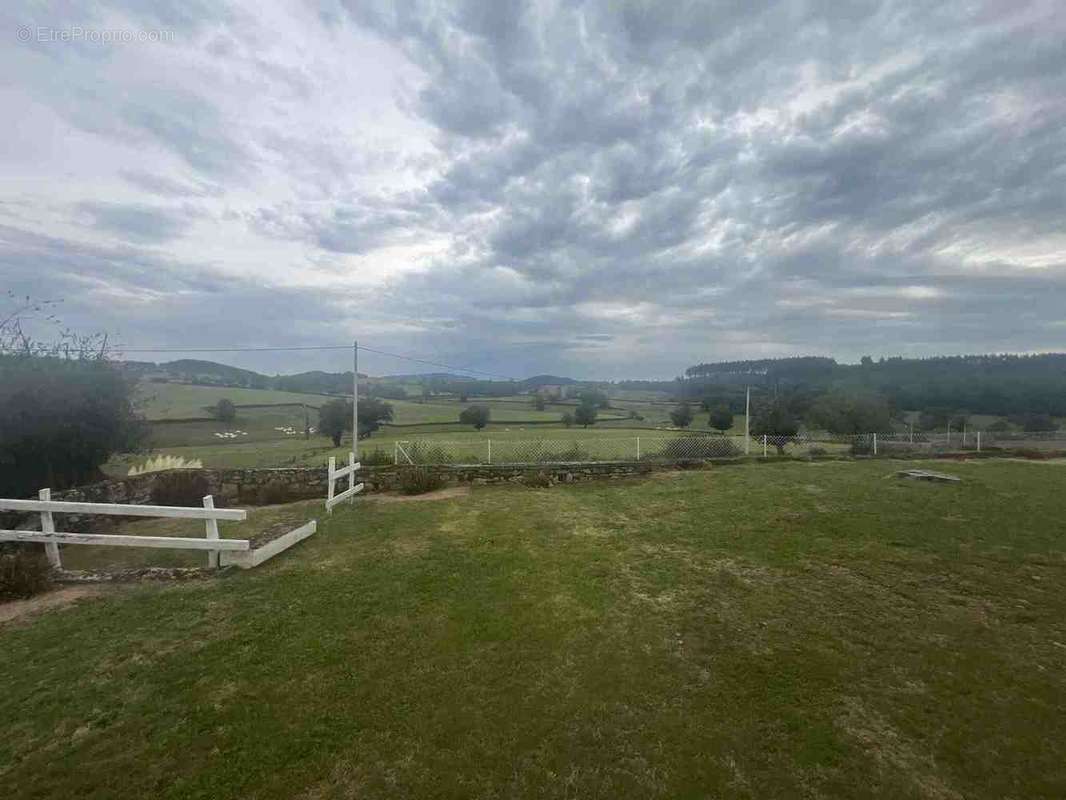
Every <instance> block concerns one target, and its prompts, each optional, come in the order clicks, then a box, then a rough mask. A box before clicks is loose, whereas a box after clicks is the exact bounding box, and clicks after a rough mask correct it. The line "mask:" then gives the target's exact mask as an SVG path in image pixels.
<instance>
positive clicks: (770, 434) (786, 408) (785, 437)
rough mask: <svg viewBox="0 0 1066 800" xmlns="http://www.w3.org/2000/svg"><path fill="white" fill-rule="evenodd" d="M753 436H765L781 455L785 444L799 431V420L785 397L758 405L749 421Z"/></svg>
mask: <svg viewBox="0 0 1066 800" xmlns="http://www.w3.org/2000/svg"><path fill="white" fill-rule="evenodd" d="M751 433H752V435H753V436H765V437H767V440H768V441H769V443H770V444H772V445H773V446H774V447H776V448H777V453H778V455H783V454H784V452H785V446H786V445H787V444H788V443H789V442H791V441H792V440H793V439H795V437H796V434H797V433H799V421H798V420H797V419H796V416H795V415H794V414H793V412H792V409H791V408H790V405H789V402H788V401H787V399H785V398H781V399H776V400H773V401H770V402H768V403H765V404H763V405H762V406H761V407H759V408H758V409H757V410H756V412H755V416H754V418H753V419H752V421H751Z"/></svg>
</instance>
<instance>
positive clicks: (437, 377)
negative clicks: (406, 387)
mask: <svg viewBox="0 0 1066 800" xmlns="http://www.w3.org/2000/svg"><path fill="white" fill-rule="evenodd" d="M349 374H351V373H349ZM381 380H383V381H411V382H414V383H421V382H422V381H451V382H456V383H463V382H466V381H476V380H478V379H477V378H471V377H470V376H469V375H454V374H452V373H451V372H412V373H408V374H400V375H382V376H381Z"/></svg>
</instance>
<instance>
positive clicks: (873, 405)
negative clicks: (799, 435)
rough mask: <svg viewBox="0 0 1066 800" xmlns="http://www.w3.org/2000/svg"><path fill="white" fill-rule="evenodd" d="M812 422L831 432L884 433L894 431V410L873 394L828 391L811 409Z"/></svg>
mask: <svg viewBox="0 0 1066 800" xmlns="http://www.w3.org/2000/svg"><path fill="white" fill-rule="evenodd" d="M809 418H810V421H811V422H812V423H813V424H814V425H816V426H818V427H820V428H825V429H826V430H827V431H829V432H830V433H838V434H857V433H883V432H885V431H889V430H891V429H892V410H891V408H890V407H889V405H888V401H886V400H885V398H884V397H882V396H881V395H878V394H874V393H873V392H863V391H840V390H834V391H831V392H828V393H826V394H824V395H822V396H821V397H819V398H818V399H817V400H815V401H814V405H813V406H811V410H810V415H809Z"/></svg>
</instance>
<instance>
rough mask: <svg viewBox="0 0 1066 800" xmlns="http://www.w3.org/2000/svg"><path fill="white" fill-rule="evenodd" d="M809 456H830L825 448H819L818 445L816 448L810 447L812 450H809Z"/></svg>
mask: <svg viewBox="0 0 1066 800" xmlns="http://www.w3.org/2000/svg"><path fill="white" fill-rule="evenodd" d="M807 455H809V456H827V455H829V451H828V450H826V449H825V448H824V447H818V446H817V445H815V446H814V447H810V448H808V449H807Z"/></svg>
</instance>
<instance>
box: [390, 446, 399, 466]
mask: <svg viewBox="0 0 1066 800" xmlns="http://www.w3.org/2000/svg"><path fill="white" fill-rule="evenodd" d="M392 463H393V464H394V465H396V466H397V467H398V466H400V442H399V441H395V442H393V443H392Z"/></svg>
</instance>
